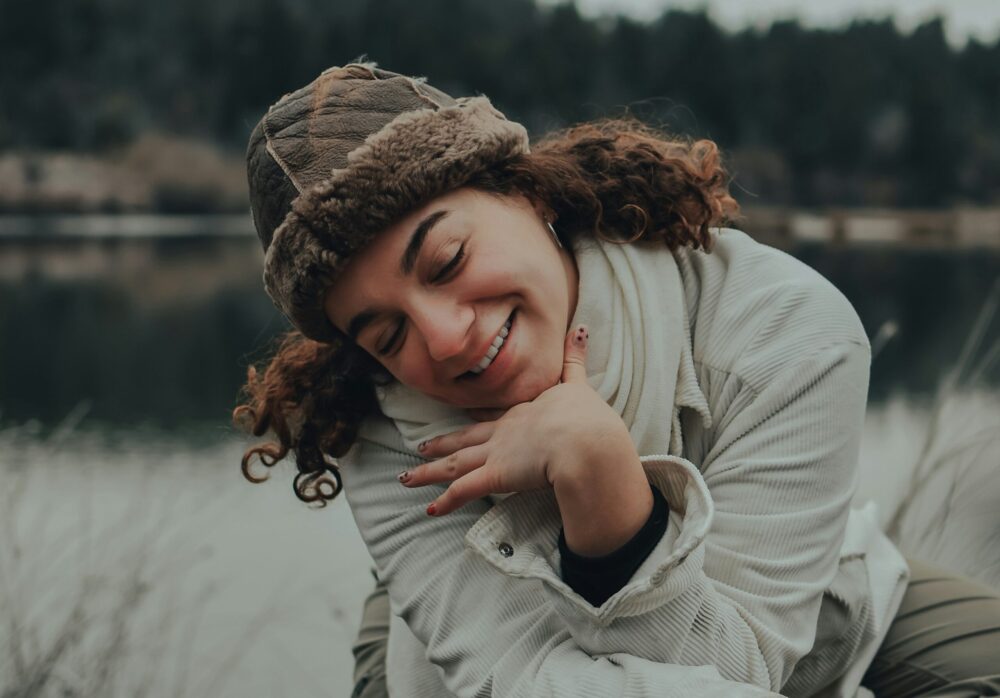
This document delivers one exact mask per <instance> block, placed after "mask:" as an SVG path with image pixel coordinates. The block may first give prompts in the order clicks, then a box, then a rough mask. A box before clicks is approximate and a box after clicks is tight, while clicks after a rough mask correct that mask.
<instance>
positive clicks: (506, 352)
mask: <svg viewBox="0 0 1000 698" xmlns="http://www.w3.org/2000/svg"><path fill="white" fill-rule="evenodd" d="M507 320H510V321H511V324H510V331H509V332H508V333H507V337H506V338H505V339H504V341H503V346H502V347H501V348H500V353H499V354H497V355H496V356H495V357H494V358H493V361H492V362H490V365H489V366H487V367H486V370H485V371H483V372H482V373H480V374H478V375H474V376H473V375H468V371H466V372H465V373H463V374H462V375H460V376H459V378H458V379H459V380H461V381H470V382H474V383H475V384H476V385H482V386H485V387H488V386H490V385H492V384H493V383H494V382H495V381H496V379H497V377H498V376H500V375H501V374H503V373H504V369H505V368H506V367H507V365H508V364H510V362H511V357H512V355H513V351H512V350H513V349H514V347H513V346H511V343H512V340H513V338H514V328H515V327H516V326H517V313H516V312H511V314H510V315H508V316H507V318H506V319H505V320H504V324H503V325H501V327H503V326H504V325H506V324H507ZM499 333H500V331H499V330H497V334H499ZM493 336H494V337H496V335H493ZM492 343H493V341H492V340H490V344H488V345H487V346H486V348H485V349H483V353H482V354H480V357H482V356H485V355H486V352H487V351H488V350H489V347H490V345H491V344H492ZM476 363H477V364H478V363H479V362H478V361H477V362H476Z"/></svg>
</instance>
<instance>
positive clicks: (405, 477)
mask: <svg viewBox="0 0 1000 698" xmlns="http://www.w3.org/2000/svg"><path fill="white" fill-rule="evenodd" d="M396 479H397V480H399V481H400V482H408V481H409V479H410V471H409V470H404V471H403V472H401V473H400V474H399V475H397V476H396Z"/></svg>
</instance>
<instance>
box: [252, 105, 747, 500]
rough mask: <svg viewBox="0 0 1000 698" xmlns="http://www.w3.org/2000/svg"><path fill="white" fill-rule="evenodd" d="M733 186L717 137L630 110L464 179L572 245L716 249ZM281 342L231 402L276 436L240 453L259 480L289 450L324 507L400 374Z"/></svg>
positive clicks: (299, 491)
mask: <svg viewBox="0 0 1000 698" xmlns="http://www.w3.org/2000/svg"><path fill="white" fill-rule="evenodd" d="M728 185H729V177H728V175H727V173H726V171H725V169H724V167H723V165H722V161H721V156H720V153H719V148H718V146H717V145H716V144H715V143H714V142H712V141H710V140H690V139H682V138H674V137H670V136H668V135H666V134H664V133H661V132H660V131H658V130H656V129H654V128H653V127H651V126H648V125H646V124H644V123H642V122H640V121H638V120H637V119H635V118H632V117H625V118H616V119H604V120H600V121H595V122H589V123H584V124H581V125H577V126H573V127H570V128H567V129H564V130H561V131H556V132H554V133H551V134H549V135H547V136H546V137H544V138H543V139H542V140H540V141H539V142H537V143H535V144H534V145H533V146H532V152H531V153H529V154H525V155H519V156H516V157H513V158H510V159H508V160H505V161H503V162H501V163H498V164H497V165H495V166H494V167H492V168H490V169H488V170H485V171H482V172H479V173H477V174H476V175H475V176H474V177H473V178H472V179H470V180H468V181H467V182H466V183H465V185H464V186H468V187H472V188H475V189H479V190H482V191H485V192H489V193H493V194H497V195H512V194H521V195H524V196H527V197H528V198H530V199H532V200H535V201H540V202H543V203H545V204H546V205H547V206H549V207H550V208H551V209H552V211H553V212H554V213H555V214H556V217H557V219H558V221H559V233H558V234H559V237H560V238H561V239H562V241H563V243H564V244H568V245H570V247H571V246H572V242H573V241H574V240H576V239H578V238H580V237H585V236H596V237H599V238H601V239H604V240H607V241H609V242H614V243H619V244H628V243H636V244H661V245H666V246H667V247H668V248H669V249H671V250H674V249H676V248H678V247H682V246H688V247H691V248H694V249H699V248H700V249H703V250H705V251H710V250H711V248H712V235H711V233H710V231H709V228H711V227H715V226H718V225H721V224H723V223H725V222H728V221H732V220H735V219H736V218H738V215H739V205H738V204H737V203H736V201H735V199H733V198H732V196H730V194H729V191H728ZM571 248H572V247H571ZM279 342H280V343H279V345H278V347H277V350H276V351H275V352H274V354H273V356H272V358H270V360H269V361H267V362H266V367H264V366H260V367H256V366H253V365H251V366H250V367H249V368H248V369H247V382H246V384H245V385H244V386H243V388H242V390H241V395H245V396H246V399H247V402H246V403H245V404H241V405H239V406H237V407H236V408H235V409H234V410H233V423H234V424H235V425H236V426H237V427H240V428H242V429H244V430H245V431H249V432H251V433H252V434H253V435H254V436H264V435H265V434H266V433H267V432H268V431H269V430H271V431H273V432H274V435H275V437H276V438H277V442H268V443H264V444H259V445H257V446H253V447H251V448H249V449H248V450H247V451H246V452H245V453H244V455H243V459H242V464H241V467H242V470H243V475H244V476H245V477H246V478H247V479H248V480H250V481H251V482H262V481H264V480H266V479H267V474H266V472H265V473H262V474H259V475H258V474H254V473H253V472H251V468H250V463H251V460H252V459H253V456H254V455H258V456H259V458H260V461H261V463H263V464H264V465H265V466H267V467H268V468H270V467H272V466H274V465H275V464H276V463H277V462H279V461H280V460H282V459H283V458H284V457H285V456H287V455H288V453H289V451H294V452H295V462H296V465H297V467H298V471H299V472H298V474H297V475H296V477H295V479H294V482H293V488H294V491H295V494H296V496H297V497H298V498H299V499H301V500H302V501H304V502H306V503H307V504H311V505H315V506H319V507H322V506H324V505H325V504H326V503H327V502H328V501H331V500H333V499H334V498H335V497H336V496H337V495H338V494H339V493H340V491H341V489H342V487H343V485H342V480H341V477H340V471H339V469H338V466H337V464H336V459H337V458H340V457H342V456H343V455H344V454H345V453H347V451H348V450H349V449H350V448H351V446H352V445H353V444H354V442H355V440H356V439H357V434H358V430H359V428H360V426H361V424H362V422H363V421H364V420H365V419H366V418H368V417H371V416H374V415H376V414H378V413H379V406H378V401H377V399H376V397H375V387H376V386H378V385H387V384H388V383H390V382H391V381H392V380H393V378H392V376H391V375H390V374H389V373H388V372H387V371H386V370H385V369H384V368H383V367H382V366H381V364H379V363H378V361H376V360H375V359H374V358H373V357H372V356H371V355H370V354H368V353H367V352H366V351H365V350H363V349H362V348H361V347H359V346H358V345H356V344H354V343H353V342H350V340H344V341H342V342H337V343H331V344H327V343H322V342H317V341H314V340H311V339H308V338H306V337H305V336H303V335H302V334H301V333H300V332H298V331H297V330H291V331H289V332H287V333H286V334H285V335H283V337H282V338H279ZM262 372H263V376H261V373H262ZM330 459H332V462H331V460H330Z"/></svg>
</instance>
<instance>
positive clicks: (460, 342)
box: [411, 297, 473, 361]
mask: <svg viewBox="0 0 1000 698" xmlns="http://www.w3.org/2000/svg"><path fill="white" fill-rule="evenodd" d="M411 312H412V315H411V320H412V321H413V324H414V326H415V327H416V328H417V330H418V331H419V332H420V335H421V336H422V337H423V338H424V343H425V344H426V345H427V353H428V354H430V356H431V358H432V359H434V360H435V361H447V360H448V359H450V358H452V357H453V356H459V355H461V354H462V353H463V352H464V351H465V349H466V346H467V345H468V341H469V337H468V335H469V329H470V326H471V323H472V318H473V312H472V309H471V308H470V307H468V306H465V305H462V304H460V303H457V302H456V301H455V300H454V299H452V298H430V299H429V298H426V297H425V298H424V299H423V301H422V302H420V303H419V304H417V307H414V308H413V309H412V311H411Z"/></svg>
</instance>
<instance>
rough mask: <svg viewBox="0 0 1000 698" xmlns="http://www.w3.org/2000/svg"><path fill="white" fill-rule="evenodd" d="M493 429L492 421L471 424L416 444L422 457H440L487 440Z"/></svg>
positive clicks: (494, 427) (494, 425) (494, 426)
mask: <svg viewBox="0 0 1000 698" xmlns="http://www.w3.org/2000/svg"><path fill="white" fill-rule="evenodd" d="M494 429H496V424H495V423H493V422H479V423H478V424H471V425H469V426H467V427H464V428H462V429H459V430H458V431H453V432H451V433H449V434H442V435H441V436H437V437H435V438H433V439H428V440H427V441H422V442H421V443H420V444H419V445H417V450H418V451H419V452H420V455H422V456H423V457H424V458H440V457H441V456H446V455H448V454H449V453H454V452H455V451H458V450H460V449H463V448H468V447H469V446H476V445H478V444H481V443H485V442H487V441H489V439H490V437H491V436H493V431H494Z"/></svg>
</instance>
